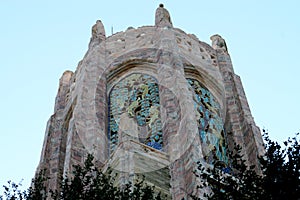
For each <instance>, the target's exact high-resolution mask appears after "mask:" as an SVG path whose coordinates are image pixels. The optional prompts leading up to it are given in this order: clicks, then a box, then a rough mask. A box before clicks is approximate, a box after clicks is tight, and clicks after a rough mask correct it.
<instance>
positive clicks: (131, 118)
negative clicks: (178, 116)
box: [108, 74, 163, 152]
mask: <svg viewBox="0 0 300 200" xmlns="http://www.w3.org/2000/svg"><path fill="white" fill-rule="evenodd" d="M108 137H109V140H110V151H111V152H113V151H114V149H115V148H116V146H117V145H118V143H119V142H120V141H124V140H128V139H131V140H136V141H138V142H141V143H143V144H146V145H148V146H150V147H153V148H155V149H158V150H162V148H163V139H162V125H161V119H160V104H159V92H158V85H157V80H156V79H155V78H153V77H152V76H149V75H146V74H131V75H129V76H127V77H125V78H124V79H122V80H121V81H119V82H118V83H117V84H116V85H114V87H113V88H112V90H111V92H110V95H109V130H108Z"/></svg>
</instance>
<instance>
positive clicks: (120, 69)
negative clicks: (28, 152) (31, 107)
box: [38, 5, 263, 200]
mask: <svg viewBox="0 0 300 200" xmlns="http://www.w3.org/2000/svg"><path fill="white" fill-rule="evenodd" d="M155 17H156V18H155V25H154V26H144V27H140V28H136V29H134V28H130V29H128V30H126V31H125V32H119V33H116V34H114V35H111V36H109V37H106V35H105V30H104V27H103V24H102V22H101V21H100V20H98V21H97V22H96V24H95V25H94V26H93V27H92V37H91V41H90V44H89V49H88V51H87V53H86V55H85V56H84V58H83V59H82V60H81V61H80V62H79V64H78V67H77V69H76V71H75V72H74V73H73V72H71V71H66V72H64V73H63V75H62V77H61V79H60V84H59V90H58V94H57V97H56V101H55V110H54V114H53V115H52V116H51V117H50V119H49V121H48V125H47V128H46V134H45V141H44V145H43V150H42V154H41V160H40V164H39V166H38V170H39V169H42V168H47V175H48V176H49V177H50V179H49V181H48V185H47V187H48V188H51V189H54V188H56V187H57V186H58V184H59V178H60V177H61V175H63V174H64V173H67V172H70V171H72V166H73V165H74V164H82V163H83V162H84V160H85V158H86V156H87V154H88V153H91V154H93V155H94V157H95V162H96V164H97V166H99V167H101V168H102V169H103V170H105V169H107V168H108V167H111V168H113V169H114V170H116V171H118V172H119V173H118V174H119V175H118V179H117V180H118V184H124V183H126V181H128V180H133V179H135V178H136V175H137V174H140V173H141V174H144V175H145V177H146V182H148V183H149V184H154V185H155V186H156V187H157V189H158V190H160V191H162V192H163V193H164V194H166V195H167V196H168V197H169V198H172V199H178V200H181V199H182V198H185V199H188V193H191V192H192V191H193V190H194V189H195V187H196V184H197V180H196V177H195V176H194V175H193V171H194V169H195V167H196V162H197V161H199V160H202V161H204V162H207V163H208V164H213V163H214V162H215V161H218V160H221V161H223V162H225V163H228V158H227V155H226V153H227V149H226V148H227V147H226V144H227V145H228V148H232V144H233V142H236V143H238V144H240V145H241V146H242V147H243V149H244V153H245V158H246V160H247V162H248V163H249V164H256V163H257V155H258V154H260V153H262V152H263V142H262V137H261V133H260V130H259V128H258V127H257V126H256V125H255V122H254V120H253V117H252V115H251V112H250V109H249V106H248V103H247V99H246V96H245V93H244V90H243V86H242V83H241V80H240V77H239V76H238V75H236V74H235V73H234V71H233V67H232V63H231V59H230V56H229V54H228V49H227V46H226V43H225V40H224V39H223V38H222V37H221V36H219V35H214V36H212V37H211V40H212V46H210V45H208V44H206V43H204V42H201V41H199V40H198V39H197V38H196V36H194V35H191V34H186V33H185V32H184V31H182V30H180V29H178V28H173V25H172V22H171V18H170V14H169V12H168V11H167V10H166V9H165V8H164V7H163V5H160V6H159V8H158V9H157V11H156V15H155Z"/></svg>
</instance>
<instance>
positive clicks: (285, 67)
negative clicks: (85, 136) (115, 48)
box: [0, 0, 300, 191]
mask: <svg viewBox="0 0 300 200" xmlns="http://www.w3.org/2000/svg"><path fill="white" fill-rule="evenodd" d="M103 2H106V3H103ZM159 3H164V5H165V7H166V8H167V9H168V10H169V12H170V14H171V18H172V21H173V24H174V26H175V27H178V28H181V29H182V30H184V31H185V32H187V33H193V34H195V35H197V36H198V38H199V39H200V40H201V41H204V42H206V43H209V44H210V40H209V37H210V36H211V35H213V34H216V33H218V34H220V35H221V36H222V37H223V38H225V40H226V42H227V46H228V49H229V53H230V55H231V58H232V62H233V66H234V69H235V73H236V74H238V75H240V76H241V79H242V82H243V85H244V89H245V92H246V95H247V98H248V102H249V104H250V108H251V110H252V114H253V116H254V119H255V121H256V123H257V125H258V126H259V127H260V128H266V129H268V130H269V132H270V135H271V137H272V138H273V139H275V140H277V141H283V140H284V139H286V138H287V137H288V136H293V135H294V133H296V132H299V130H300V123H299V119H300V117H299V115H300V104H299V101H300V83H299V79H300V64H299V53H298V52H299V49H300V46H299V45H300V20H299V19H300V14H299V13H300V12H299V8H300V1H298V0H286V1H279V0H251V1H250V0H248V1H241V0H228V1H224V0H215V1H200V0H186V1H174V0H173V1H171V0H169V1H168V0H161V1H158V0H142V1H141V0H129V1H114V0H111V1H100V0H98V1H92V0H85V1H79V0H72V1H69V0H65V1H61V0H60V1H59V0H51V1H40V0H36V1H35V0H27V1H21V0H19V1H18V0H11V1H4V0H3V1H1V3H0V27H1V29H0V30H1V32H0V36H1V37H0V67H1V79H0V93H1V99H0V111H1V115H0V155H1V157H0V158H1V165H0V186H1V185H3V184H4V183H5V182H6V181H7V180H10V179H11V180H13V181H16V182H18V181H20V180H21V179H22V178H23V179H25V180H24V182H23V183H24V184H25V186H26V187H28V186H29V182H30V179H31V178H32V177H33V175H34V172H35V169H36V166H37V164H38V162H39V157H40V152H41V149H42V145H43V139H44V133H45V128H46V123H47V120H48V119H49V117H50V116H51V114H53V107H54V101H55V96H56V92H57V89H58V80H59V78H60V76H61V74H62V73H63V72H64V71H65V70H67V69H69V70H75V69H76V66H77V63H78V62H79V61H80V60H81V59H82V58H83V56H84V54H85V52H86V51H87V47H88V43H89V39H90V32H91V27H92V25H93V24H94V23H95V22H96V20H97V19H101V20H102V22H103V23H104V25H105V28H106V34H107V35H110V34H111V27H112V26H113V29H114V32H117V31H123V30H126V28H127V27H129V26H133V27H139V26H143V25H153V24H154V13H155V9H156V8H157V7H158V5H159ZM0 191H2V188H1V189H0Z"/></svg>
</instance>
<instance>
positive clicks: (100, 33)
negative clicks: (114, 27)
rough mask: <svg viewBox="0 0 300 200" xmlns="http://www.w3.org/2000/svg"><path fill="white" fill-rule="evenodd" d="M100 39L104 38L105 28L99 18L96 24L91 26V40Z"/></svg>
mask: <svg viewBox="0 0 300 200" xmlns="http://www.w3.org/2000/svg"><path fill="white" fill-rule="evenodd" d="M93 39H100V41H103V40H105V30H104V26H103V24H102V22H101V20H97V21H96V24H94V26H93V27H92V40H93Z"/></svg>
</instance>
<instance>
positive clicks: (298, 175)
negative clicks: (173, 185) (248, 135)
mask: <svg viewBox="0 0 300 200" xmlns="http://www.w3.org/2000/svg"><path fill="white" fill-rule="evenodd" d="M263 132H264V136H263V137H264V141H265V149H266V152H265V154H264V155H263V156H261V157H259V158H258V160H259V168H260V169H257V168H256V167H255V166H250V167H249V166H247V165H246V161H245V160H244V159H243V155H242V153H241V150H242V149H241V147H240V146H239V145H235V148H234V151H232V152H230V153H229V154H228V155H229V158H230V159H229V160H230V161H231V162H230V169H231V170H228V168H226V167H224V166H222V165H217V164H215V165H214V167H213V168H212V167H210V166H205V164H204V163H203V162H198V169H197V170H196V171H195V174H196V176H197V177H199V178H200V180H201V181H200V184H199V186H198V189H199V190H198V194H196V193H195V194H193V195H191V197H192V198H193V199H194V200H195V199H201V198H202V197H199V196H200V195H199V192H200V191H205V192H204V195H203V196H204V197H205V198H207V199H224V200H226V199H231V200H243V199H251V200H252V199H253V200H255V199H257V200H261V199H264V200H269V199H270V200H271V199H272V200H273V199H278V200H279V199H289V200H296V199H300V146H299V140H298V134H296V136H295V137H293V138H288V140H287V141H285V142H284V143H283V144H284V146H281V145H279V144H278V143H277V142H274V141H272V140H271V139H270V138H269V136H268V133H267V132H266V131H265V130H263ZM257 171H258V173H257Z"/></svg>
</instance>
